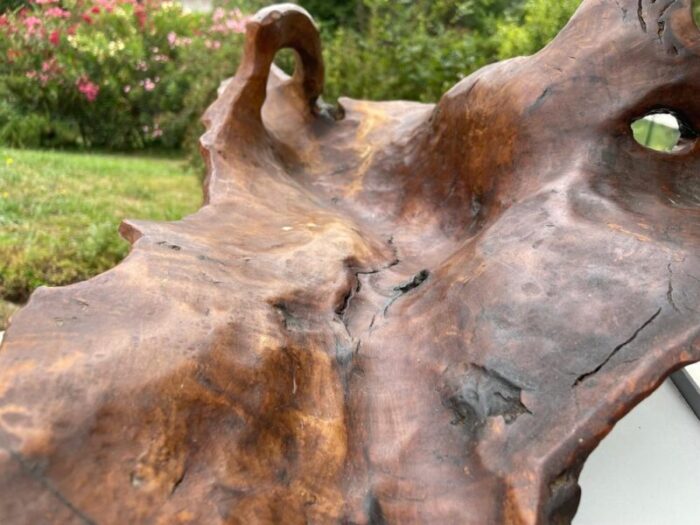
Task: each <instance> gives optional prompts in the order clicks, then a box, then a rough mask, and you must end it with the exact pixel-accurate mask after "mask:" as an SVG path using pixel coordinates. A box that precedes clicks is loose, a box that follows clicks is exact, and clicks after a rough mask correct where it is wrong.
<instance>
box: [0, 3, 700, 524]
mask: <svg viewBox="0 0 700 525" xmlns="http://www.w3.org/2000/svg"><path fill="white" fill-rule="evenodd" d="M247 31H248V32H247V39H246V49H245V56H244V59H243V62H242V64H241V66H240V69H239V71H238V73H237V75H236V77H235V78H234V79H232V80H231V81H230V82H229V83H228V85H227V87H226V89H225V90H224V92H223V93H222V95H221V97H220V98H219V99H218V100H217V101H216V102H215V103H214V104H213V105H212V106H211V108H210V109H209V110H208V112H207V114H206V115H205V122H206V124H207V128H208V131H207V133H206V134H205V135H204V136H203V138H202V151H203V154H204V156H205V158H206V161H207V165H208V177H207V180H206V183H205V186H206V191H205V193H206V204H205V205H204V206H203V207H202V209H201V210H200V211H199V212H197V213H196V214H194V215H192V216H190V217H187V218H185V219H183V220H182V221H178V222H173V223H151V222H142V221H125V222H124V223H123V225H122V228H121V232H122V234H123V235H124V237H125V238H127V239H128V240H129V241H130V242H131V243H132V244H133V250H132V252H131V254H130V255H129V256H128V258H127V259H126V260H125V261H124V262H123V263H121V264H120V265H119V266H117V267H116V268H114V269H113V270H111V271H109V272H107V273H105V274H103V275H100V276H98V277H95V278H94V279H91V280H89V281H87V282H84V283H80V284H76V285H73V286H69V287H65V288H58V289H46V288H41V289H39V290H37V292H35V294H34V295H33V297H32V299H31V301H30V303H29V305H28V306H27V307H26V308H24V309H23V310H22V311H20V312H19V313H18V314H17V315H16V316H15V317H14V318H13V320H12V324H11V327H10V329H9V331H8V332H7V334H6V339H5V341H4V343H3V345H2V347H1V349H0V522H1V523H3V524H32V525H36V524H43V523H47V524H64V523H65V524H68V523H70V524H72V523H100V524H103V523H104V524H124V523H130V524H131V523H133V524H138V523H144V524H146V523H148V524H150V523H153V524H168V525H170V524H177V523H181V524H186V523H196V524H207V525H209V524H224V523H226V524H234V523H235V524H251V523H284V524H296V523H300V524H304V523H348V524H349V523H354V524H375V525H377V524H383V523H392V524H409V523H435V524H450V523H455V524H474V525H484V524H492V523H493V524H500V523H507V524H544V523H568V522H570V520H571V518H572V516H573V515H574V513H575V511H576V507H577V505H578V500H579V496H580V489H579V487H578V483H577V479H578V475H579V473H580V470H581V468H582V465H583V462H584V461H585V459H586V457H587V456H588V454H589V453H590V452H591V451H592V450H593V449H594V448H595V447H596V445H597V444H598V443H599V442H600V440H601V439H602V438H603V437H604V436H605V435H606V434H607V433H608V432H609V431H610V430H611V428H612V426H613V425H614V423H615V422H616V421H617V420H618V419H620V418H621V417H623V416H624V415H625V414H626V413H627V412H628V411H629V410H631V408H632V407H634V406H635V405H636V404H637V403H638V402H639V401H641V400H642V399H643V398H644V397H645V396H647V395H648V394H650V393H651V392H652V391H653V390H654V389H655V388H656V387H657V386H658V385H659V384H660V383H661V382H662V381H663V380H664V378H665V377H667V375H668V374H669V373H671V372H672V371H674V370H676V369H678V368H679V367H680V366H682V365H685V364H688V363H691V362H693V361H697V360H700V145H699V143H698V141H697V140H696V139H695V137H694V134H693V132H692V130H693V129H700V97H699V96H698V89H699V88H700V31H698V29H697V27H696V26H695V24H694V23H693V20H692V16H691V11H690V4H689V0H675V1H673V0H657V1H651V0H584V2H583V4H582V6H581V8H580V9H579V10H578V12H577V13H576V15H575V16H574V18H573V19H572V21H571V22H570V23H569V24H568V25H567V26H566V28H565V29H564V30H563V31H562V32H561V34H560V35H559V36H558V37H557V39H556V40H555V41H554V42H553V43H552V44H550V45H549V46H548V47H546V48H545V49H544V50H543V51H541V52H540V53H538V54H537V55H535V56H533V57H529V58H518V59H514V60H510V61H506V62H503V63H499V64H495V65H492V66H489V67H487V68H485V69H483V70H481V71H479V72H477V73H475V74H474V75H472V76H470V77H468V78H466V79H465V80H463V81H462V82H460V83H459V84H458V85H457V86H455V87H454V88H453V89H452V90H451V91H450V92H448V93H447V94H446V95H445V96H444V97H443V98H442V100H441V101H440V102H439V103H438V104H437V105H434V106H433V105H423V104H417V103H409V102H364V101H356V100H349V99H341V101H340V107H338V108H335V107H330V106H328V105H325V104H323V103H322V102H321V101H320V99H319V95H320V94H321V92H322V89H323V61H322V58H321V51H320V40H319V36H318V32H317V30H316V28H315V26H314V24H313V22H312V21H311V19H310V18H309V16H308V15H307V14H306V13H305V12H303V11H302V10H301V9H299V8H296V7H294V6H289V5H284V6H276V7H272V8H268V9H266V10H264V11H262V12H261V13H259V14H258V15H257V16H256V17H255V19H254V20H253V21H251V23H250V24H249V26H248V30H247ZM283 47H293V48H294V49H296V51H297V53H298V57H299V60H298V64H297V69H296V72H295V74H294V76H293V77H291V78H288V77H286V76H285V75H284V74H283V73H281V72H280V71H279V70H278V69H276V68H275V67H274V66H272V67H271V64H272V59H273V57H274V55H275V53H276V52H277V51H278V50H279V49H280V48H283ZM661 109H664V110H671V111H673V112H674V113H675V114H676V115H678V116H679V118H681V119H682V120H683V121H684V122H685V123H686V124H687V127H686V129H685V130H684V141H683V143H682V144H681V145H680V146H679V148H678V149H677V151H675V152H673V153H668V154H664V153H660V152H654V151H651V150H647V149H645V148H643V147H642V146H640V145H639V144H637V143H636V142H635V140H634V139H633V137H632V133H631V131H630V123H631V122H632V121H634V120H635V119H637V118H639V117H642V116H644V115H645V114H647V113H650V112H653V111H657V110H661Z"/></svg>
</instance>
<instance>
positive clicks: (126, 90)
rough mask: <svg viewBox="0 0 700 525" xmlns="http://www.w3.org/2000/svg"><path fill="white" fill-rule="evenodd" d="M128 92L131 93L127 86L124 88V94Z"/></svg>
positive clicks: (129, 87)
mask: <svg viewBox="0 0 700 525" xmlns="http://www.w3.org/2000/svg"><path fill="white" fill-rule="evenodd" d="M129 91H131V86H129V85H126V86H124V93H128V92H129Z"/></svg>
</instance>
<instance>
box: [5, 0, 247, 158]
mask: <svg viewBox="0 0 700 525" xmlns="http://www.w3.org/2000/svg"><path fill="white" fill-rule="evenodd" d="M244 27H245V18H244V16H243V14H242V13H241V11H240V10H238V9H231V10H227V9H224V8H218V9H217V10H215V11H214V12H213V13H211V14H207V15H203V14H196V13H185V12H183V10H182V7H181V6H180V4H179V3H175V2H158V1H153V0H146V1H145V2H140V3H139V2H136V1H135V0H63V1H62V2H58V0H36V2H35V3H33V4H32V5H31V6H30V7H23V8H21V9H19V10H17V11H14V12H11V13H6V14H4V15H2V16H0V54H2V55H4V56H5V57H6V60H4V61H3V62H0V79H2V80H1V82H0V84H1V85H0V93H1V94H2V95H4V96H3V105H2V106H1V107H0V141H2V143H4V144H6V145H11V146H24V147H26V146H61V145H67V146H70V145H73V146H83V147H96V148H109V149H135V148H145V147H165V148H179V147H181V146H182V145H183V141H184V140H185V138H186V137H187V136H188V129H189V128H191V127H192V126H194V125H195V123H196V122H197V120H198V119H199V117H200V115H201V113H202V111H203V109H204V107H206V105H207V104H208V103H209V102H211V100H212V98H213V97H214V95H215V92H216V88H217V87H218V85H219V82H220V81H221V79H223V78H225V77H227V76H230V75H232V74H233V72H234V71H235V68H236V64H237V62H238V58H239V53H240V49H241V41H242V32H243V31H244ZM19 115H23V116H24V118H18V116H19Z"/></svg>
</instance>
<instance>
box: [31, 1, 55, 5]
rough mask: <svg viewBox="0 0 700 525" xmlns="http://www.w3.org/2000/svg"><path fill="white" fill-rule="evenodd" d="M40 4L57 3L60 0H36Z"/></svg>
mask: <svg viewBox="0 0 700 525" xmlns="http://www.w3.org/2000/svg"><path fill="white" fill-rule="evenodd" d="M34 1H35V3H36V4H38V5H46V4H55V3H56V2H58V0H34Z"/></svg>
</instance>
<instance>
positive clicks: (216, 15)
mask: <svg viewBox="0 0 700 525" xmlns="http://www.w3.org/2000/svg"><path fill="white" fill-rule="evenodd" d="M225 16H226V11H224V9H223V8H221V7H217V8H216V9H215V10H214V14H213V15H212V17H211V19H212V20H213V21H214V22H218V21H219V20H221V19H222V18H224V17H225Z"/></svg>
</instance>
